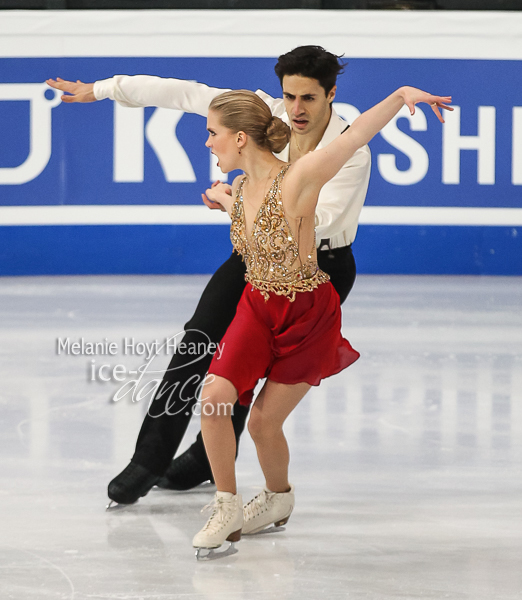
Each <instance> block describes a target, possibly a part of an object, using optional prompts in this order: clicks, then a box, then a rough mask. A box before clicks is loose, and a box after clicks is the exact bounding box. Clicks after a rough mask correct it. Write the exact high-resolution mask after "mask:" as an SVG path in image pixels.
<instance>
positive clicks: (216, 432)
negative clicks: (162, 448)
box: [201, 375, 237, 494]
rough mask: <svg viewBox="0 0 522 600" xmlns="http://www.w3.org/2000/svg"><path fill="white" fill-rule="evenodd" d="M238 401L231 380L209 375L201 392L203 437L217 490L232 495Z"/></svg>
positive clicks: (234, 472) (234, 490)
mask: <svg viewBox="0 0 522 600" xmlns="http://www.w3.org/2000/svg"><path fill="white" fill-rule="evenodd" d="M236 400H237V391H236V388H235V387H234V386H233V385H232V383H231V382H230V381H229V380H228V379H225V378H224V377H219V376H218V375H209V382H208V383H206V384H205V385H204V387H203V391H202V392H201V433H202V434H203V441H204V443H205V450H206V451H207V456H208V459H209V462H210V466H211V468H212V475H213V476H214V482H215V484H216V488H217V490H218V491H220V492H230V493H232V494H236V493H237V488H236V470H235V460H236V435H235V433H234V427H233V425H232V413H233V411H234V404H235V403H236Z"/></svg>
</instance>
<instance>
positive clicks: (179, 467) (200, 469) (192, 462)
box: [157, 448, 214, 491]
mask: <svg viewBox="0 0 522 600" xmlns="http://www.w3.org/2000/svg"><path fill="white" fill-rule="evenodd" d="M205 463H206V464H204V463H203V462H201V461H200V460H198V459H197V458H196V456H195V455H194V453H193V452H192V451H191V449H190V448H189V449H188V450H187V451H186V452H183V454H180V455H179V456H178V457H177V458H175V459H174V460H173V461H172V462H171V463H170V465H169V468H168V469H167V470H166V471H165V473H164V475H163V477H162V478H161V479H160V480H159V481H158V483H157V486H158V487H160V488H163V489H165V490H179V491H184V490H190V489H192V488H194V487H196V486H197V485H200V484H201V483H205V481H210V482H211V483H214V480H213V479H212V471H211V470H210V465H209V464H208V460H205Z"/></svg>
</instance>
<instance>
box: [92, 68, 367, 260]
mask: <svg viewBox="0 0 522 600" xmlns="http://www.w3.org/2000/svg"><path fill="white" fill-rule="evenodd" d="M226 91H228V90H226V89H219V88H212V87H209V86H207V85H205V84H202V83H196V82H194V81H186V80H183V79H171V78H169V79H166V78H162V77H154V76H150V75H134V76H129V75H116V76H115V77H111V78H110V79H104V80H101V81H96V82H95V83H94V95H95V97H96V99H97V100H104V99H105V98H110V99H111V100H115V101H116V102H118V104H121V105H122V106H127V107H143V106H159V107H162V108H171V109H175V110H181V111H183V112H187V113H195V114H198V115H201V116H203V117H206V116H207V114H208V107H209V104H210V102H211V101H212V99H213V98H214V97H215V96H218V95H219V94H222V93H223V92H226ZM256 94H257V95H258V96H259V97H260V98H262V99H263V100H264V101H265V102H266V103H267V105H268V106H269V107H270V110H271V111H272V114H273V115H274V116H276V117H280V118H281V119H282V120H283V121H285V123H288V124H289V118H288V115H287V114H286V110H285V106H284V102H283V100H282V99H281V98H272V96H269V95H268V94H266V93H265V92H263V91H262V90H257V91H256ZM346 126H347V123H346V121H344V120H343V119H341V117H339V115H338V114H337V113H336V112H335V110H333V109H332V116H331V117H330V121H329V123H328V126H327V128H326V131H325V132H324V135H323V137H322V139H321V141H320V142H319V144H318V145H317V148H316V149H317V150H318V149H320V148H324V147H325V146H327V145H328V144H329V143H330V142H331V141H333V140H334V139H335V138H336V137H337V136H338V135H340V134H341V133H342V132H343V131H344V130H345V129H346ZM289 151H290V145H288V146H286V148H285V149H284V150H283V151H282V152H281V153H279V154H278V155H277V156H278V158H280V159H281V160H283V161H286V162H287V161H288V155H289ZM370 167H371V156H370V149H369V148H368V146H363V147H362V148H359V150H357V152H356V153H355V154H354V155H353V156H352V158H350V159H349V160H348V161H347V162H346V163H345V164H344V165H343V167H342V168H341V170H340V171H339V172H338V173H337V174H336V175H335V176H334V177H333V178H332V179H331V180H330V181H329V182H328V183H326V184H325V185H324V186H323V187H322V189H321V192H320V193H319V200H318V202H317V207H316V211H315V226H316V231H317V239H318V240H321V239H325V238H329V239H330V247H331V248H340V247H342V246H347V245H349V244H351V243H352V242H353V241H354V239H355V235H356V233H357V226H358V222H359V215H360V213H361V209H362V207H363V204H364V200H365V198H366V191H367V189H368V182H369V180H370Z"/></svg>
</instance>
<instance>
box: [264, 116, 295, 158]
mask: <svg viewBox="0 0 522 600" xmlns="http://www.w3.org/2000/svg"><path fill="white" fill-rule="evenodd" d="M291 133H292V132H291V129H290V127H288V125H287V124H286V123H284V122H283V121H281V119H280V118H279V117H272V120H271V121H270V123H269V124H268V127H267V128H266V141H267V145H268V147H269V149H270V151H271V152H275V153H276V154H277V153H278V152H281V151H282V150H283V148H284V147H285V146H286V145H287V144H288V142H289V141H290V134H291Z"/></svg>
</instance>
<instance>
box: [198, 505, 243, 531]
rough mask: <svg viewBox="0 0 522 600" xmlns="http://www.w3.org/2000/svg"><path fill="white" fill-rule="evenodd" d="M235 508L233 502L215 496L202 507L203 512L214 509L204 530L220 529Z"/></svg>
mask: <svg viewBox="0 0 522 600" xmlns="http://www.w3.org/2000/svg"><path fill="white" fill-rule="evenodd" d="M234 509H235V507H234V503H233V502H230V501H228V502H227V501H226V500H225V499H224V498H214V499H213V500H212V502H209V503H208V504H207V505H206V506H204V507H203V508H202V509H201V512H202V513H203V512H208V511H210V510H212V511H213V512H212V515H211V516H210V518H209V520H208V521H207V524H206V525H205V527H203V531H211V532H216V531H219V530H220V529H221V528H222V527H223V526H224V525H225V523H226V522H227V520H228V519H229V518H230V517H231V516H232V514H233V512H234Z"/></svg>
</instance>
